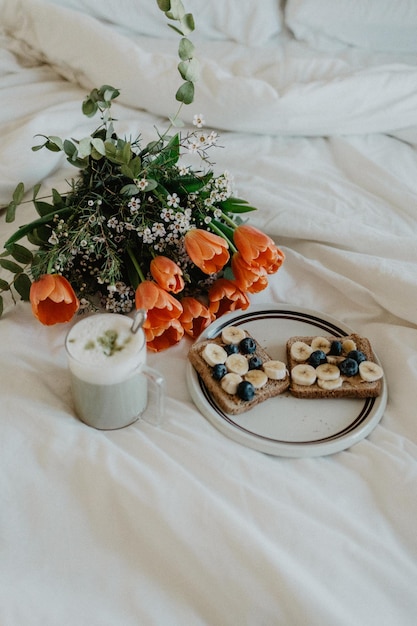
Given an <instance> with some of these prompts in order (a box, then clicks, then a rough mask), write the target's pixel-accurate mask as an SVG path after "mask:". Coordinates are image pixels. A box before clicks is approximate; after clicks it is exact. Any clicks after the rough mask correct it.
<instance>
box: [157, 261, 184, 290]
mask: <svg viewBox="0 0 417 626" xmlns="http://www.w3.org/2000/svg"><path fill="white" fill-rule="evenodd" d="M150 271H151V274H152V277H153V279H154V280H156V282H157V283H158V285H159V286H160V287H162V289H166V291H171V292H172V293H179V292H180V291H182V290H183V289H184V279H183V277H182V270H181V268H180V267H178V265H177V264H176V263H175V262H174V261H172V260H171V259H169V258H168V257H166V256H157V257H155V258H154V259H152V261H151V263H150Z"/></svg>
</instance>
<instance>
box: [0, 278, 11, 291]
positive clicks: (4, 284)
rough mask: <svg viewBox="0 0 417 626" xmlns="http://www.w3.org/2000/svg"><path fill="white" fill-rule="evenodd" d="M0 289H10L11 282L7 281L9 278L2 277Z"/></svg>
mask: <svg viewBox="0 0 417 626" xmlns="http://www.w3.org/2000/svg"><path fill="white" fill-rule="evenodd" d="M0 289H1V290H2V291H7V290H8V289H9V283H8V282H7V280H3V278H0Z"/></svg>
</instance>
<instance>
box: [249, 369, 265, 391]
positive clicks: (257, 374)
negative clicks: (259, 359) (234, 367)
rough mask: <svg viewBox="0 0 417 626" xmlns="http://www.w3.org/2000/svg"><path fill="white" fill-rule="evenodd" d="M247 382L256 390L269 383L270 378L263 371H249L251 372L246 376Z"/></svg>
mask: <svg viewBox="0 0 417 626" xmlns="http://www.w3.org/2000/svg"><path fill="white" fill-rule="evenodd" d="M245 380H247V381H248V382H250V383H252V385H253V386H254V387H255V389H260V388H261V387H263V386H264V385H266V383H267V382H268V376H267V374H266V373H265V372H264V371H262V370H249V372H248V373H247V374H245Z"/></svg>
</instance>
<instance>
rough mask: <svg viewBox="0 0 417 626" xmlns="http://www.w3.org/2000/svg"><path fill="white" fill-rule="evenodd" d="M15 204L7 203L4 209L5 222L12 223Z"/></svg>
mask: <svg viewBox="0 0 417 626" xmlns="http://www.w3.org/2000/svg"><path fill="white" fill-rule="evenodd" d="M16 209H17V205H16V202H13V200H12V201H11V202H9V204H8V205H7V208H6V222H14V218H15V217H16Z"/></svg>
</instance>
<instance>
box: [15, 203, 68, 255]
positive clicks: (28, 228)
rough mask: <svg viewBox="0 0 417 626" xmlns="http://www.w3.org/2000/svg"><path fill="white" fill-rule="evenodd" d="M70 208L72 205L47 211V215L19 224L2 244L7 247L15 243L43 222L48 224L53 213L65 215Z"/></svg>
mask: <svg viewBox="0 0 417 626" xmlns="http://www.w3.org/2000/svg"><path fill="white" fill-rule="evenodd" d="M72 210H73V209H72V207H63V208H62V209H57V210H56V211H53V212H52V213H49V214H48V215H44V216H43V217H39V218H38V219H37V220H34V221H33V222H30V223H29V224H25V225H24V226H20V228H19V229H18V230H17V231H16V232H15V233H13V235H12V236H11V237H9V239H8V240H7V241H6V243H5V244H4V247H5V248H9V247H10V246H11V245H12V244H13V243H16V241H19V239H22V237H25V236H26V235H28V234H29V233H32V232H33V231H35V230H36V229H37V228H39V227H40V226H43V225H44V224H48V222H50V221H51V220H52V219H53V218H54V217H55V215H67V214H68V213H71V212H72Z"/></svg>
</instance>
